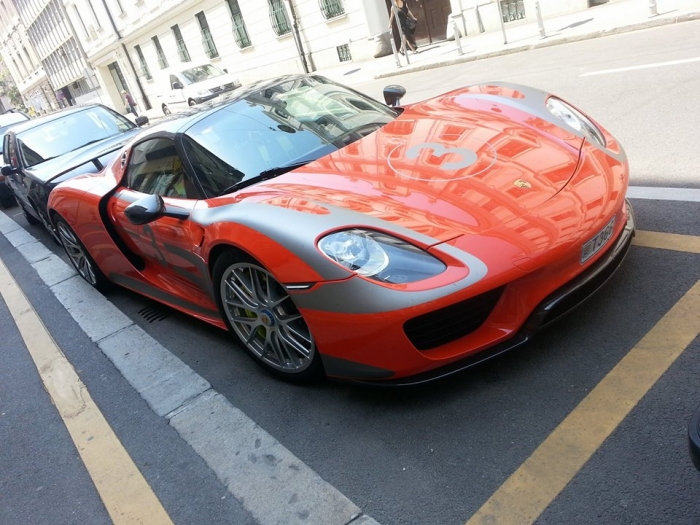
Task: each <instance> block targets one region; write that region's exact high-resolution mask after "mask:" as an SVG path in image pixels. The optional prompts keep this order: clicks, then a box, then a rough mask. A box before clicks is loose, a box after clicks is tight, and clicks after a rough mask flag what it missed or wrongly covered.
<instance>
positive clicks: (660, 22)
mask: <svg viewBox="0 0 700 525" xmlns="http://www.w3.org/2000/svg"><path fill="white" fill-rule="evenodd" d="M693 20H700V11H699V12H695V13H687V14H684V15H679V16H675V17H668V18H657V19H655V20H649V21H647V22H640V23H638V24H631V25H627V26H621V27H615V28H613V29H608V30H605V31H594V32H592V33H586V34H583V35H575V36H570V37H564V38H557V39H553V40H549V41H544V42H538V43H536V44H528V45H523V46H518V47H511V48H508V49H500V50H498V51H489V52H483V53H480V54H477V55H472V56H468V57H459V58H453V59H451V60H444V61H441V62H434V63H432V64H422V65H418V66H404V67H402V68H401V69H397V70H396V71H388V72H386V73H380V74H378V75H375V76H374V79H375V80H379V79H382V78H388V77H395V76H398V75H403V74H405V73H415V72H417V71H427V70H429V69H437V68H440V67H446V66H454V65H456V64H464V63H467V62H474V61H476V60H482V59H485V58H493V57H498V56H504V55H512V54H514V53H522V52H523V51H531V50H533V49H540V48H545V47H552V46H557V45H560V44H569V43H571V42H580V41H583V40H592V39H594V38H600V37H604V36H610V35H619V34H622V33H630V32H632V31H638V30H641V29H650V28H654V27H660V26H665V25H669V24H676V23H679V22H690V21H693Z"/></svg>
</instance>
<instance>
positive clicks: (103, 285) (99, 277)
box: [53, 216, 110, 292]
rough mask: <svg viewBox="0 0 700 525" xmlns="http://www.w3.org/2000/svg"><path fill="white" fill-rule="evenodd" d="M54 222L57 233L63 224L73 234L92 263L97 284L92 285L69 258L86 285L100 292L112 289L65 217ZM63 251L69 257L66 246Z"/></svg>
mask: <svg viewBox="0 0 700 525" xmlns="http://www.w3.org/2000/svg"><path fill="white" fill-rule="evenodd" d="M53 222H54V225H55V227H56V232H58V225H59V223H60V224H62V225H63V226H65V228H66V229H67V230H68V231H69V232H71V233H72V234H73V237H75V240H76V242H77V243H78V245H79V246H80V248H81V249H82V250H83V254H84V255H85V258H86V259H87V260H88V262H89V263H90V266H92V271H93V273H94V274H95V284H92V283H91V282H89V281H88V280H87V279H85V277H83V276H82V275H81V274H80V272H79V271H78V269H77V268H76V267H75V264H74V263H73V259H71V258H70V256H69V257H68V259H69V260H70V262H71V266H72V267H73V268H75V271H76V272H78V275H80V277H81V278H82V279H83V280H84V281H85V282H86V283H88V284H89V285H90V286H92V287H93V288H95V289H97V290H98V291H100V292H104V291H106V290H108V289H109V287H110V282H109V280H108V279H107V277H106V276H105V274H104V273H102V270H100V267H99V266H97V263H96V262H95V259H93V258H92V256H91V255H90V252H88V250H87V248H85V245H84V244H83V242H82V241H81V240H80V237H78V234H77V233H75V230H73V228H71V227H70V225H69V224H68V222H67V221H66V220H65V219H64V218H63V217H60V216H57V217H56V218H55V219H54V221H53ZM59 237H60V234H59ZM61 246H63V243H62V242H61ZM63 250H64V251H65V252H66V255H68V250H66V247H65V246H63Z"/></svg>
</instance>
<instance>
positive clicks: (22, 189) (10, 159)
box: [3, 133, 32, 210]
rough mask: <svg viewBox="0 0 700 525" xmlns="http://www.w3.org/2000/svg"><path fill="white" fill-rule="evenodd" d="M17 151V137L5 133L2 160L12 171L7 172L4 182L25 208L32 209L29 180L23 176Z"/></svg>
mask: <svg viewBox="0 0 700 525" xmlns="http://www.w3.org/2000/svg"><path fill="white" fill-rule="evenodd" d="M18 153H19V152H18V151H17V139H16V137H15V135H14V134H13V133H7V134H5V137H4V140H3V162H4V163H5V164H6V165H7V166H9V167H11V168H12V172H8V173H7V178H6V179H5V182H6V184H7V185H8V186H9V187H10V188H11V189H12V193H14V194H15V197H17V198H18V199H19V200H20V201H21V202H22V205H23V206H24V208H25V209H28V210H32V204H31V202H29V184H30V183H29V181H28V180H27V179H26V178H25V177H24V173H23V171H22V164H21V162H20V158H19V155H18Z"/></svg>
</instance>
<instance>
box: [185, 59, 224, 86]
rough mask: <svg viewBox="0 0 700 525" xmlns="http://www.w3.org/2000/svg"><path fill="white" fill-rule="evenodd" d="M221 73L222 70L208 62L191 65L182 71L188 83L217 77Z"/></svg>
mask: <svg viewBox="0 0 700 525" xmlns="http://www.w3.org/2000/svg"><path fill="white" fill-rule="evenodd" d="M223 74H224V72H223V71H221V70H220V69H218V68H216V67H214V66H212V65H210V64H206V65H203V66H195V67H191V68H190V69H185V70H184V71H183V72H182V76H183V77H185V79H187V80H188V82H189V83H190V84H194V83H196V82H201V81H202V80H207V79H209V78H214V77H218V76H221V75H223Z"/></svg>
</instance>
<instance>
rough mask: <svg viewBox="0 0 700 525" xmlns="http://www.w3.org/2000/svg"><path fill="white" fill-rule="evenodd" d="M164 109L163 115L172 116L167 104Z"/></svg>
mask: <svg viewBox="0 0 700 525" xmlns="http://www.w3.org/2000/svg"><path fill="white" fill-rule="evenodd" d="M162 109H163V115H170V114H171V111H170V108H169V107H168V106H166V105H165V104H163V108H162Z"/></svg>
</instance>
